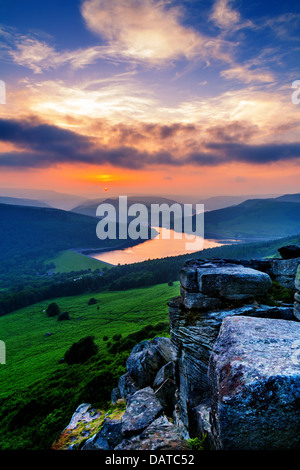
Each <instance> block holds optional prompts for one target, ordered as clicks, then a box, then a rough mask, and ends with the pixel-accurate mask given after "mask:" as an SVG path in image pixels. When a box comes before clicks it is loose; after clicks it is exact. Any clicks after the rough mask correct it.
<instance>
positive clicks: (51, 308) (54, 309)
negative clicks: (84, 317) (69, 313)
mask: <svg viewBox="0 0 300 470" xmlns="http://www.w3.org/2000/svg"><path fill="white" fill-rule="evenodd" d="M46 313H47V315H48V317H57V316H58V315H59V314H60V308H59V306H58V305H57V304H56V303H55V302H52V303H51V304H50V305H48V307H47V310H46Z"/></svg>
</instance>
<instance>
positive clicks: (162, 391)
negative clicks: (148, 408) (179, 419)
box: [155, 379, 177, 415]
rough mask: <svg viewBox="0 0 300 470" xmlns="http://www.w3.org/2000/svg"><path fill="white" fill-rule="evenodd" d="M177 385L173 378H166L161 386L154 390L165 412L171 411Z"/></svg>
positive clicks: (174, 401) (175, 399)
mask: <svg viewBox="0 0 300 470" xmlns="http://www.w3.org/2000/svg"><path fill="white" fill-rule="evenodd" d="M176 390H177V387H176V385H175V382H174V380H173V379H166V380H165V381H164V382H163V383H162V384H161V386H160V387H159V388H158V389H156V390H155V395H156V397H157V398H158V399H159V401H160V403H161V405H162V406H163V409H164V410H165V412H166V413H167V414H168V415H169V414H171V413H172V412H173V409H174V406H175V403H176V401H177V398H176Z"/></svg>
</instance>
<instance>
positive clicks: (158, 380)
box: [153, 361, 175, 389]
mask: <svg viewBox="0 0 300 470" xmlns="http://www.w3.org/2000/svg"><path fill="white" fill-rule="evenodd" d="M174 373H175V369H174V362H173V361H170V362H168V364H166V365H164V366H163V367H162V368H161V369H160V370H159V371H158V372H157V374H156V377H155V379H154V382H153V388H154V389H156V388H159V387H160V386H161V385H162V384H163V382H164V381H165V380H167V379H174Z"/></svg>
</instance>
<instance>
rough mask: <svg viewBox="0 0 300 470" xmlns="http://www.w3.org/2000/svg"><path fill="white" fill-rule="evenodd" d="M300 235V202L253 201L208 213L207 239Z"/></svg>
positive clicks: (267, 237)
mask: <svg viewBox="0 0 300 470" xmlns="http://www.w3.org/2000/svg"><path fill="white" fill-rule="evenodd" d="M299 232H300V206H299V203H298V202H286V201H284V200H283V201H282V200H280V198H278V199H252V200H248V201H245V202H243V203H241V204H238V205H237V206H231V207H227V208H224V209H219V210H216V211H211V212H207V213H205V238H217V239H222V238H226V239H228V238H229V239H258V240H259V239H275V238H280V237H288V236H290V235H293V234H295V233H299Z"/></svg>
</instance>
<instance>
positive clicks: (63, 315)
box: [57, 312, 70, 321]
mask: <svg viewBox="0 0 300 470" xmlns="http://www.w3.org/2000/svg"><path fill="white" fill-rule="evenodd" d="M63 320H70V315H69V312H62V313H60V314H59V315H58V317H57V321H63Z"/></svg>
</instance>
